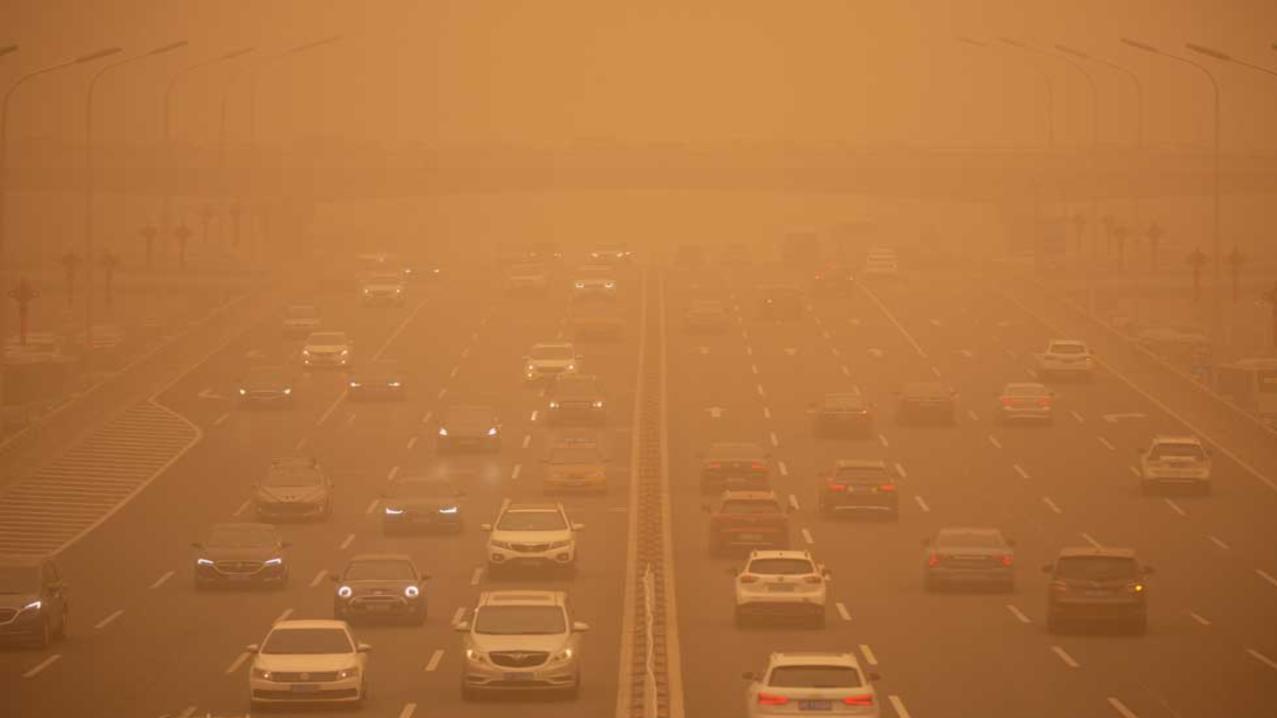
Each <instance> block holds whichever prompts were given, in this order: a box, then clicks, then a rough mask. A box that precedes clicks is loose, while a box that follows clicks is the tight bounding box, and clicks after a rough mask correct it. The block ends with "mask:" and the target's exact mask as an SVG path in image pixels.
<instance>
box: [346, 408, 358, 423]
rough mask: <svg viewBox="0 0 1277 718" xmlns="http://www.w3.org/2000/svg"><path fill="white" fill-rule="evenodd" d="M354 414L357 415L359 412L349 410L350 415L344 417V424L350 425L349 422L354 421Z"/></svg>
mask: <svg viewBox="0 0 1277 718" xmlns="http://www.w3.org/2000/svg"><path fill="white" fill-rule="evenodd" d="M356 416H359V414H357V413H355V412H353V411H352V412H350V415H349V416H347V417H346V426H350V425H351V424H353V423H355V417H356Z"/></svg>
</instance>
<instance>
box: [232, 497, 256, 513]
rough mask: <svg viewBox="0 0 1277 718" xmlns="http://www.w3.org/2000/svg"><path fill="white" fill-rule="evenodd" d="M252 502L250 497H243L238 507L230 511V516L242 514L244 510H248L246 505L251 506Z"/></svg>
mask: <svg viewBox="0 0 1277 718" xmlns="http://www.w3.org/2000/svg"><path fill="white" fill-rule="evenodd" d="M252 503H253V502H252V500H251V499H244V503H242V504H240V505H239V508H237V509H235V512H234V513H232V514H231V516H235V517H239V516H240V514H243V513H244V512H245V511H247V510H248V507H249V506H251V505H252Z"/></svg>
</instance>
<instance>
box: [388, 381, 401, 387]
mask: <svg viewBox="0 0 1277 718" xmlns="http://www.w3.org/2000/svg"><path fill="white" fill-rule="evenodd" d="M387 385H388V386H390V387H391V388H393V389H398V388H399V382H397V381H392V382H388V383H387Z"/></svg>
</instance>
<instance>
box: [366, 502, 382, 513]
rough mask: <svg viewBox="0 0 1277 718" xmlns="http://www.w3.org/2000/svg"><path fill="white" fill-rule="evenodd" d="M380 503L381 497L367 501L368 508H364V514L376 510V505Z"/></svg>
mask: <svg viewBox="0 0 1277 718" xmlns="http://www.w3.org/2000/svg"><path fill="white" fill-rule="evenodd" d="M380 503H381V499H373V500H372V501H369V502H368V508H366V509H364V515H365V516H370V515H372V512H374V511H376V510H377V505H378V504H380Z"/></svg>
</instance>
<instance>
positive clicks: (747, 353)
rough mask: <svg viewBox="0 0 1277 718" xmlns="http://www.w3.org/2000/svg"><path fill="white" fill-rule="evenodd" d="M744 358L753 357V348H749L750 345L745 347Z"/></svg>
mask: <svg viewBox="0 0 1277 718" xmlns="http://www.w3.org/2000/svg"><path fill="white" fill-rule="evenodd" d="M745 356H749V357H752V356H754V347H753V346H751V345H749V344H746V345H745Z"/></svg>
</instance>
